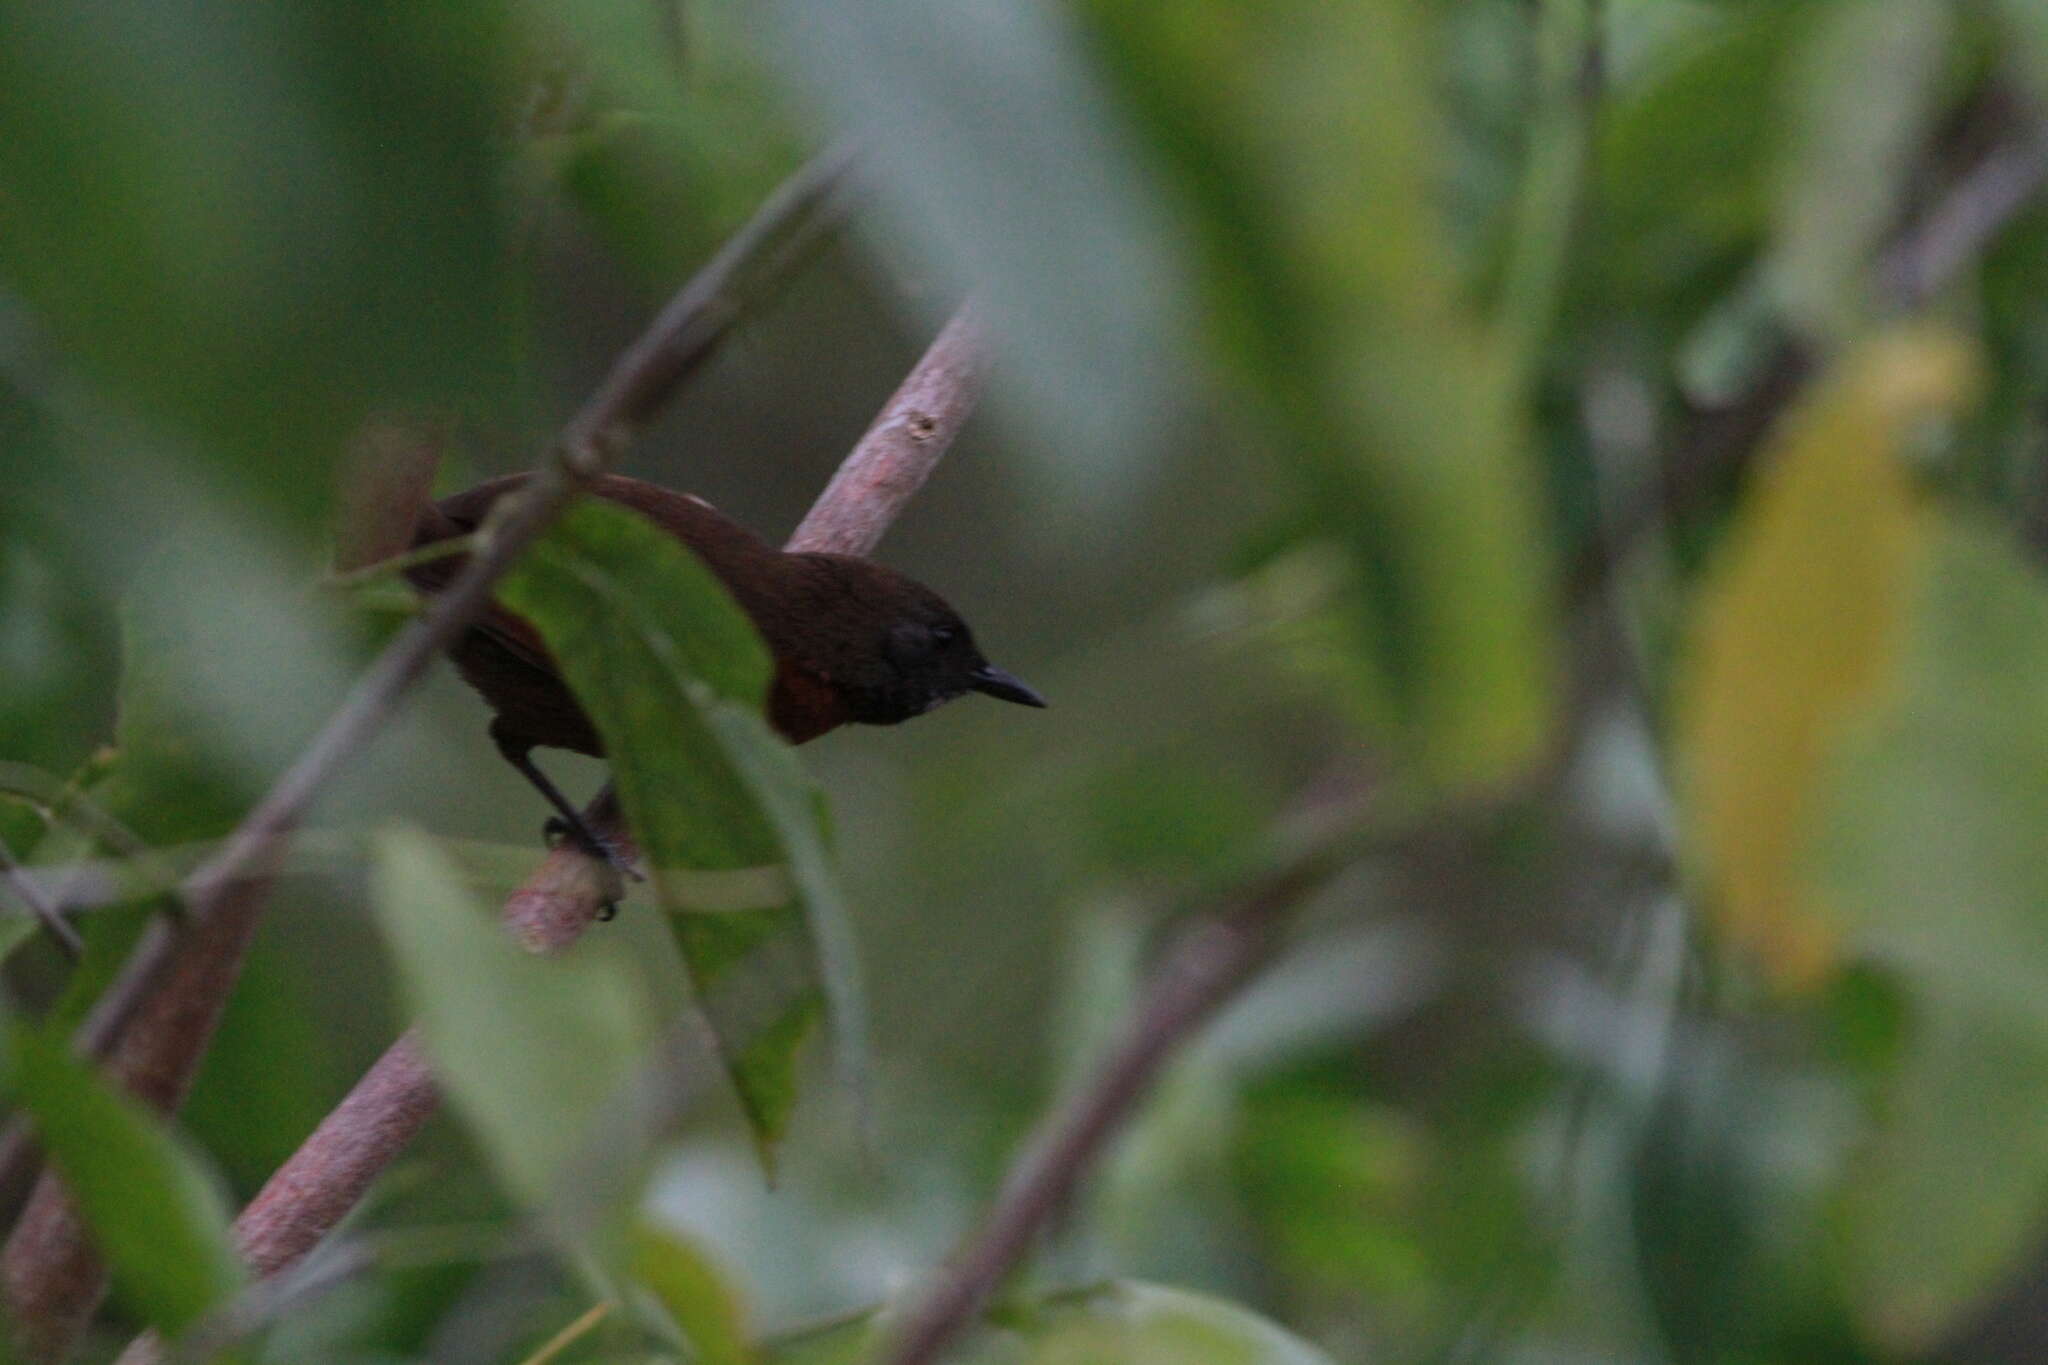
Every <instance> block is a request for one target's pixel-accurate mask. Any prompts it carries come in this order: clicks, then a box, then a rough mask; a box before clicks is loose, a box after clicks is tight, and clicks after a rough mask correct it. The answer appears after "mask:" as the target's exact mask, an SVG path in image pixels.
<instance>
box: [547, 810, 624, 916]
mask: <svg viewBox="0 0 2048 1365" xmlns="http://www.w3.org/2000/svg"><path fill="white" fill-rule="evenodd" d="M541 837H542V838H544V839H546V840H547V842H548V847H549V848H558V847H560V846H561V845H562V844H563V843H564V842H567V843H571V844H574V845H575V846H576V848H577V851H578V852H580V853H582V854H583V856H585V857H586V858H589V859H591V860H592V861H594V862H597V863H600V864H602V865H603V866H604V868H605V871H606V878H607V881H608V882H609V886H608V887H607V890H608V891H610V892H611V894H608V895H606V897H605V898H604V900H603V901H602V902H600V903H599V905H598V907H597V918H598V919H599V920H603V921H609V920H613V919H616V918H617V917H618V913H619V902H618V897H619V895H620V894H623V884H624V883H625V882H627V881H636V882H637V881H645V880H646V878H645V877H643V876H641V874H640V872H639V870H638V869H636V868H635V867H634V866H633V865H632V864H631V863H630V862H629V861H627V859H626V857H625V855H624V854H622V853H620V852H619V850H618V847H617V846H616V845H614V844H613V843H611V841H609V840H607V839H604V838H602V837H600V836H599V835H598V834H597V833H595V832H594V831H593V830H592V829H591V828H590V826H588V825H586V824H584V823H583V821H581V820H575V821H570V820H565V819H563V818H562V817H561V816H559V815H554V816H550V817H548V820H547V823H546V824H544V825H542V826H541ZM615 888H617V889H615Z"/></svg>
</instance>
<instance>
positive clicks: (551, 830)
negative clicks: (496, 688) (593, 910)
mask: <svg viewBox="0 0 2048 1365" xmlns="http://www.w3.org/2000/svg"><path fill="white" fill-rule="evenodd" d="M490 734H491V742H492V743H493V744H496V745H497V746H498V752H499V753H500V754H502V755H503V756H504V758H505V761H506V762H507V763H510V764H511V765H512V766H513V767H515V768H517V769H518V770H519V773H520V776H522V777H524V778H525V779H526V780H527V781H528V782H530V783H532V784H533V789H534V790H535V791H537V792H539V793H540V794H541V795H542V796H543V797H544V798H546V800H547V803H548V804H549V805H551V806H553V807H554V808H555V814H554V816H553V817H551V818H550V819H549V820H548V822H547V823H546V824H545V825H543V826H541V832H542V834H543V835H545V836H546V837H547V838H548V839H549V840H550V842H552V841H554V840H556V839H560V838H567V839H568V840H569V841H570V842H572V843H574V844H575V845H576V847H577V848H579V849H581V850H582V851H583V853H584V854H585V855H586V856H588V857H591V858H595V859H596V860H597V861H599V862H601V863H603V864H605V865H606V866H607V867H610V868H612V869H613V870H614V871H616V872H618V873H619V875H621V876H622V877H629V878H631V879H632V880H634V881H636V882H637V881H640V880H641V876H640V874H639V873H638V872H637V871H635V870H634V869H633V868H632V867H631V866H629V865H628V864H627V862H626V860H625V859H624V858H622V857H620V856H619V852H618V850H617V849H615V848H613V847H612V846H611V844H610V843H608V842H606V841H605V840H604V839H602V838H600V837H598V835H597V833H596V832H595V831H593V830H592V829H591V828H590V826H589V825H588V824H587V823H585V822H584V819H583V814H582V812H581V811H578V810H577V809H576V807H575V806H574V805H572V804H570V801H569V798H568V797H566V796H564V795H562V789H561V788H560V787H557V786H556V785H555V784H554V781H553V780H552V779H551V778H549V777H548V775H547V774H546V773H544V772H542V771H541V770H540V765H539V764H537V763H535V762H534V761H533V747H534V746H533V742H532V741H531V740H528V739H525V738H523V737H521V736H519V735H515V734H512V733H510V732H509V731H508V730H507V728H506V726H505V724H504V722H503V721H502V720H493V721H492V722H491V729H490ZM618 912H619V907H618V903H617V902H616V901H614V900H611V899H607V900H606V901H605V902H604V904H603V906H601V907H600V908H599V911H598V918H599V919H607V920H608V919H611V918H612V917H613V916H614V915H616V914H618Z"/></svg>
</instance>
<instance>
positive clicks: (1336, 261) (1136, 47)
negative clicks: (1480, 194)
mask: <svg viewBox="0 0 2048 1365" xmlns="http://www.w3.org/2000/svg"><path fill="white" fill-rule="evenodd" d="M1088 12H1089V14H1090V15H1091V16H1092V18H1093V20H1094V23H1095V27H1096V31H1097V33H1098V37H1099V40H1100V43H1101V46H1102V47H1103V49H1104V51H1105V52H1106V53H1107V54H1108V57H1109V61H1110V65H1111V69H1112V71H1113V72H1114V78H1115V80H1116V81H1117V83H1118V84H1119V85H1120V86H1121V88H1122V91H1123V93H1124V94H1125V96H1126V98H1127V99H1129V100H1130V101H1132V102H1133V103H1134V104H1136V105H1137V106H1138V107H1139V108H1140V109H1142V110H1143V112H1144V114H1145V116H1146V120H1147V126H1148V127H1149V128H1151V129H1152V135H1153V139H1154V143H1155V148H1156V150H1157V151H1158V152H1159V153H1160V155H1161V157H1162V158H1163V159H1164V160H1166V161H1167V162H1168V164H1169V165H1170V166H1171V167H1172V169H1173V170H1174V172H1175V173H1176V177H1177V182H1178V183H1177V186H1176V188H1177V189H1178V190H1179V191H1180V193H1181V195H1182V197H1183V198H1184V199H1185V200H1186V202H1187V204H1188V207H1189V209H1190V212H1189V213H1188V215H1187V216H1188V218H1189V220H1190V221H1191V222H1192V223H1193V224H1194V225H1195V227H1196V229H1197V230H1198V231H1199V232H1200V234H1201V236H1202V245H1203V246H1204V248H1205V249H1206V252H1207V256H1208V265H1209V280H1210V283H1211V289H1212V299H1211V304H1212V310H1213V314H1214V327H1215V331H1216V333H1217V335H1218V338H1219V340H1220V341H1221V342H1222V343H1223V345H1224V347H1225V348H1226V350H1227V353H1228V354H1229V355H1230V356H1231V358H1232V359H1234V360H1235V361H1236V362H1237V365H1238V367H1239V369H1240V370H1241V372H1242V373H1243V374H1244V376H1245V377H1246V378H1247V379H1248V380H1249V381H1250V382H1251V383H1252V384H1253V385H1254V386H1255V389H1256V391H1257V394H1258V397H1259V398H1260V399H1261V400H1262V402H1263V404H1264V407H1265V410H1266V411H1267V412H1268V413H1270V414H1271V416H1272V417H1273V418H1274V419H1275V423H1274V424H1275V426H1276V428H1277V430H1278V433H1279V434H1278V437H1277V439H1276V441H1275V445H1276V447H1277V449H1278V451H1279V453H1280V458H1282V459H1284V460H1285V461H1286V462H1287V463H1288V465H1289V466H1291V472H1292V473H1293V474H1294V475H1295V477H1296V480H1297V486H1298V488H1299V490H1300V492H1301V495H1302V497H1303V500H1304V502H1305V504H1306V505H1307V507H1308V508H1309V510H1310V513H1311V515H1312V516H1313V517H1314V519H1315V521H1316V523H1317V524H1318V526H1319V528H1320V529H1321V530H1322V531H1324V533H1325V534H1326V535H1327V536H1328V537H1329V538H1330V539H1331V540H1332V541H1333V542H1334V543H1336V544H1338V545H1340V546H1342V547H1343V549H1344V551H1345V553H1346V556H1347V558H1348V570H1349V590H1348V593H1347V601H1346V606H1345V611H1346V617H1345V620H1344V626H1345V629H1346V632H1347V634H1348V636H1349V644H1350V648H1351V652H1352V654H1353V655H1354V657H1356V658H1357V659H1358V660H1359V663H1358V666H1357V667H1356V668H1355V670H1354V671H1355V673H1356V674H1357V675H1358V676H1357V677H1356V680H1355V684H1354V685H1355V686H1356V687H1358V689H1359V690H1360V691H1361V692H1362V693H1363V694H1365V695H1367V696H1368V697H1370V698H1372V699H1373V700H1374V703H1375V705H1376V707H1377V710H1378V711H1379V713H1380V716H1381V725H1382V729H1383V731H1384V733H1385V736H1386V737H1387V738H1388V739H1390V740H1392V741H1393V742H1394V743H1395V744H1397V745H1398V746H1399V747H1400V748H1401V749H1402V750H1403V751H1404V753H1405V756H1407V757H1408V758H1410V759H1412V760H1414V763H1413V765H1412V775H1413V776H1415V777H1417V778H1419V779H1422V780H1423V781H1425V782H1427V783H1432V784H1441V785H1446V786H1454V785H1460V784H1470V783H1485V782H1489V781H1493V780H1498V779H1499V778H1501V777H1503V776H1504V775H1506V774H1507V773H1509V772H1511V771H1513V770H1515V769H1516V768H1517V767H1519V766H1520V765H1522V764H1525V763H1527V762H1529V761H1530V760H1531V759H1532V758H1533V756H1534V755H1535V754H1536V753H1537V752H1538V750H1539V749H1540V748H1541V746H1542V745H1543V744H1544V743H1545V740H1546V737H1547V735H1548V733H1549V728H1550V722H1551V709H1552V691H1553V680H1552V676H1551V674H1552V657H1551V655H1552V646H1553V642H1552V639H1551V604H1550V598H1551V569H1550V565H1549V564H1548V563H1547V560H1546V554H1545V551H1544V548H1543V544H1542V539H1541V534H1540V525H1539V521H1538V518H1537V516H1536V514H1535V509H1536V506H1537V503H1538V498H1537V491H1536V489H1537V485H1536V483H1535V478H1534V468H1533V466H1532V465H1531V463H1530V460H1529V455H1528V451H1527V449H1526V432H1525V430H1524V421H1523V415H1522V414H1521V413H1520V412H1519V411H1518V410H1517V406H1516V394H1515V388H1516V384H1515V382H1514V380H1515V375H1514V373H1513V371H1512V369H1511V367H1510V366H1508V365H1506V364H1504V363H1502V359H1501V357H1500V356H1498V355H1497V354H1495V350H1494V346H1493V343H1492V338H1491V336H1490V334H1489V333H1488V331H1487V329H1486V328H1485V327H1484V326H1483V325H1482V322H1481V319H1479V318H1478V317H1477V316H1475V315H1474V314H1473V312H1472V310H1471V309H1470V307H1469V306H1468V300H1467V289H1466V281H1464V280H1463V279H1461V278H1460V273H1459V268H1460V263H1459V262H1458V261H1457V260H1456V259H1455V258H1454V257H1453V256H1452V255H1451V253H1450V251H1449V249H1448V246H1447V244H1446V241H1445V238H1446V235H1447V234H1446V232H1445V227H1444V224H1443V222H1442V221H1441V218H1440V215H1439V214H1438V213H1437V212H1436V211H1435V208H1434V205H1435V203H1436V199H1437V195H1436V186H1435V184H1434V182H1433V175H1434V172H1433V170H1432V167H1433V165H1434V161H1433V158H1434V157H1435V155H1436V154H1437V151H1438V149H1439V148H1440V147H1441V146H1442V144H1443V143H1444V142H1445V140H1446V133H1445V130H1444V129H1443V128H1442V127H1441V126H1440V120H1439V118H1438V113H1439V111H1438V109H1437V107H1436V104H1435V101H1434V98H1433V95H1434V92H1433V89H1432V84H1431V73H1430V67H1429V58H1428V54H1429V52H1430V51H1431V50H1432V41H1433V39H1434V37H1435V36H1436V35H1435V34H1434V33H1433V31H1432V29H1431V27H1430V19H1431V17H1432V14H1433V11H1431V10H1430V9H1429V7H1426V6H1422V5H1419V4H1414V3H1409V2H1408V0H1370V3H1365V4H1357V5H1325V4H1318V3H1312V0H1298V2H1297V3H1293V4H1287V5H1280V6H1269V7H1267V8H1266V9H1264V10H1262V11H1261V13H1260V16H1259V19H1258V22H1257V23H1256V24H1252V23H1248V22H1247V21H1246V19H1245V18H1244V16H1243V14H1242V12H1241V11H1240V10H1239V9H1237V8H1236V7H1233V6H1230V5H1227V4H1222V3H1211V4H1197V5H1193V6H1188V5H1178V6H1160V5H1149V4H1144V3H1140V2H1139V0H1093V3H1091V4H1090V5H1089V6H1088Z"/></svg>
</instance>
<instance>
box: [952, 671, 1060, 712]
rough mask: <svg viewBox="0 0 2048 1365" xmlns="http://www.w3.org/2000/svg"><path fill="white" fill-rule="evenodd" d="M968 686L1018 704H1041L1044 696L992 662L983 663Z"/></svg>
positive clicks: (1043, 703) (1043, 701)
mask: <svg viewBox="0 0 2048 1365" xmlns="http://www.w3.org/2000/svg"><path fill="white" fill-rule="evenodd" d="M969 685H970V686H972V687H973V688H974V690H975V691H977V692H986V693H988V695H990V696H991V697H997V698H1000V699H1001V700H1003V701H1013V702H1016V703H1017V705H1019V706H1043V705H1045V698H1044V697H1041V696H1039V695H1038V694H1037V693H1036V692H1034V691H1032V690H1031V689H1030V688H1029V687H1027V686H1025V685H1024V681H1023V679H1021V678H1016V677H1013V676H1011V675H1010V674H1008V673H1005V672H1003V670H1002V669H1000V668H997V667H995V666H994V665H992V664H983V665H982V666H981V667H980V668H979V669H977V670H976V671H975V673H974V676H973V679H972V680H971V682H970V684H969Z"/></svg>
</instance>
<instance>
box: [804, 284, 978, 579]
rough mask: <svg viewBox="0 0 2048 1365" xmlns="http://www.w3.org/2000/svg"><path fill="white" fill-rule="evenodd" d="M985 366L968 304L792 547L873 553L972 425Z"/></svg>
mask: <svg viewBox="0 0 2048 1365" xmlns="http://www.w3.org/2000/svg"><path fill="white" fill-rule="evenodd" d="M987 365H988V354H987V348H986V347H985V346H984V345H983V343H982V335H981V324H980V322H979V320H978V319H977V318H976V317H975V316H974V308H973V305H972V304H965V305H962V306H961V308H960V310H959V311H958V312H957V313H955V314H954V315H953V320H952V321H951V322H949V323H947V324H946V327H945V330H943V331H941V332H940V333H939V335H938V337H937V339H936V340H934V341H933V342H932V344H931V347H930V348H929V349H928V350H926V351H925V353H924V358H923V359H921V360H919V361H918V362H917V367H916V368H915V369H913V370H911V372H910V374H909V377H908V378H906V379H905V380H904V381H903V383H902V385H901V386H899V387H898V388H897V390H896V392H895V393H894V394H892V395H891V396H890V398H889V401H888V402H887V403H886V404H884V405H883V407H882V411H881V413H880V415H878V416H877V417H876V418H875V420H874V422H873V423H872V424H870V425H869V427H868V429H867V434H865V435H864V436H862V437H861V438H860V441H859V443H858V444H856V445H855V446H854V448H853V453H852V454H851V455H848V456H847V457H846V460H845V462H844V463H842V464H841V465H840V466H839V472H838V473H836V474H834V475H833V476H832V482H831V483H829V484H827V485H826V486H825V492H824V494H823V495H822V496H820V497H819V499H818V501H817V503H816V505H814V506H813V507H812V508H811V510H810V514H809V515H808V516H806V517H805V518H804V519H803V523H802V524H801V525H799V526H798V527H797V528H796V531H795V533H794V534H792V535H791V536H790V538H789V548H790V549H792V550H810V551H818V550H822V551H827V552H829V553H832V554H841V555H868V554H873V553H874V551H875V546H877V545H879V544H881V542H882V537H883V535H885V534H886V533H887V532H888V530H889V524H890V523H891V522H893V521H894V520H895V519H896V514H897V512H898V511H900V510H901V509H902V507H903V504H904V503H906V502H908V501H910V498H911V496H912V495H913V494H915V493H916V492H917V490H918V489H920V488H922V487H923V486H924V481H925V479H926V478H927V477H929V476H930V474H931V472H932V470H933V469H934V468H935V467H936V466H937V465H938V463H939V457H940V456H942V455H944V454H945V453H946V448H947V447H948V446H950V445H951V444H952V443H953V438H954V437H956V436H958V435H959V434H960V428H961V427H962V426H964V425H966V422H967V418H968V415H969V414H971V413H972V412H973V411H974V407H975V404H976V403H978V402H979V401H980V399H981V389H982V381H983V379H984V378H985V376H986V371H987Z"/></svg>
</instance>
